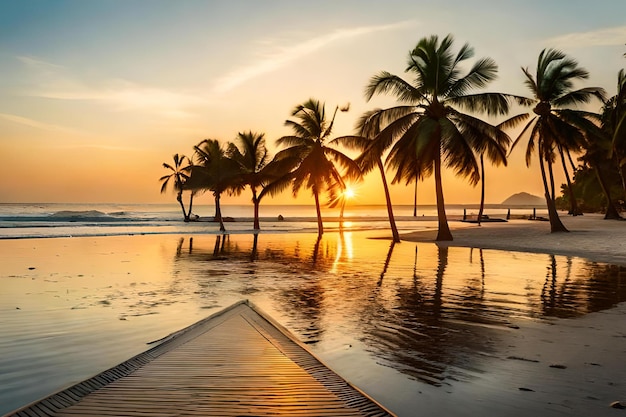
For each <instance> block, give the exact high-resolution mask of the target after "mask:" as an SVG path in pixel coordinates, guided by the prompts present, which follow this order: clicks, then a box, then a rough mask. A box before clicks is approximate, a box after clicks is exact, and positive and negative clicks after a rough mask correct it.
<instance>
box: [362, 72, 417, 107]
mask: <svg viewBox="0 0 626 417" xmlns="http://www.w3.org/2000/svg"><path fill="white" fill-rule="evenodd" d="M388 93H391V94H392V95H394V96H395V97H397V99H398V100H399V101H402V102H408V103H412V102H417V101H419V100H422V99H423V98H424V96H423V95H422V94H421V93H420V91H419V90H418V89H416V88H415V87H413V86H412V85H411V84H409V83H408V82H406V81H404V80H403V79H402V78H400V77H398V76H397V75H393V74H391V73H389V72H386V71H381V72H380V73H378V74H377V75H375V76H373V77H372V78H371V79H370V82H369V84H368V85H367V87H365V100H366V101H370V100H371V99H372V97H373V96H374V95H375V94H388Z"/></svg>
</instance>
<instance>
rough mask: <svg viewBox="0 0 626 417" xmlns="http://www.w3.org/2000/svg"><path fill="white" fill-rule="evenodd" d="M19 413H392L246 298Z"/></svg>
mask: <svg viewBox="0 0 626 417" xmlns="http://www.w3.org/2000/svg"><path fill="white" fill-rule="evenodd" d="M17 412H20V413H21V415H24V413H26V414H27V415H33V414H34V415H37V416H38V417H48V416H56V417H75V416H77V415H81V416H128V417H167V416H174V415H176V416H199V415H223V416H229V415H233V416H235V415H237V416H244V415H250V416H252V415H254V416H266V415H267V416H270V415H277V414H279V415H291V416H346V417H347V416H373V417H374V416H390V415H392V414H391V413H390V412H389V411H387V410H385V409H384V408H383V407H382V406H380V405H379V404H378V403H376V402H375V401H374V400H372V399H371V398H369V397H367V396H366V395H365V394H363V393H362V392H361V391H359V390H358V389H357V388H355V387H353V386H352V385H350V384H349V383H348V382H346V381H345V380H343V379H342V378H341V377H339V376H338V375H337V374H335V373H334V372H332V371H331V370H330V369H329V368H328V367H326V366H325V365H324V364H323V363H322V362H321V361H320V360H319V359H318V358H316V357H314V356H313V355H312V354H311V352H309V351H308V349H307V348H306V346H305V345H303V344H302V343H300V342H299V341H298V340H297V339H296V338H295V337H294V336H293V335H291V334H290V333H289V332H288V331H287V330H286V329H284V328H283V327H282V326H280V325H279V324H278V323H276V322H274V321H273V320H272V319H271V318H270V317H269V316H267V315H265V314H263V313H262V312H261V311H260V310H259V309H257V308H256V307H254V306H253V305H251V304H250V303H248V302H240V303H237V304H235V305H233V306H231V307H229V308H227V309H225V310H223V311H222V312H220V313H218V314H214V315H212V316H210V317H208V318H207V319H204V320H201V321H200V322H198V323H196V324H194V325H192V326H189V327H188V328H186V329H183V330H181V331H179V332H176V333H174V334H172V335H170V336H168V337H166V338H164V339H162V340H161V341H160V344H159V345H157V346H155V347H153V348H152V349H150V350H148V351H146V352H144V353H143V354H140V355H137V356H136V357H134V358H131V359H129V360H128V361H126V362H124V363H122V364H120V365H119V366H117V367H115V368H112V369H109V370H107V371H105V372H103V373H101V374H99V375H96V376H95V377H93V378H90V379H88V380H86V381H83V382H81V383H79V384H76V385H74V386H72V387H69V388H67V389H66V390H63V391H61V392H59V393H58V394H56V396H55V395H52V396H50V397H48V398H45V399H43V400H41V401H39V402H37V403H35V404H32V405H30V406H27V407H24V408H22V409H20V410H18V411H17ZM17 412H14V413H10V414H7V415H6V416H5V417H9V416H11V417H12V416H16V415H18V414H17ZM42 413H43V414H42Z"/></svg>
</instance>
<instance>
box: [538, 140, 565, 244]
mask: <svg viewBox="0 0 626 417" xmlns="http://www.w3.org/2000/svg"><path fill="white" fill-rule="evenodd" d="M541 148H542V147H541V145H539V166H540V167H541V179H542V180H543V189H544V196H545V198H546V206H547V207H548V218H549V219H550V232H551V233H554V232H569V230H567V229H566V228H565V225H563V223H562V222H561V219H560V218H559V213H558V212H557V211H556V206H555V204H554V199H552V197H551V196H550V189H549V187H548V180H547V178H546V167H545V166H544V160H543V157H542V155H543V152H542V150H541Z"/></svg>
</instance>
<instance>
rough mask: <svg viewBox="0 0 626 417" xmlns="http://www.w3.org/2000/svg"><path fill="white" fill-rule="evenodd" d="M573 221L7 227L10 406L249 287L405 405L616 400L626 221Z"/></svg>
mask: <svg viewBox="0 0 626 417" xmlns="http://www.w3.org/2000/svg"><path fill="white" fill-rule="evenodd" d="M562 219H563V222H564V223H565V225H566V226H567V227H568V228H569V229H570V230H571V232H570V233H566V234H550V233H549V224H548V223H547V222H540V221H528V220H512V221H509V222H508V223H484V224H483V225H482V226H478V225H476V224H471V223H463V222H460V221H451V222H450V226H451V229H452V233H453V235H454V238H455V240H454V241H452V242H445V243H441V242H440V243H434V242H433V239H434V237H435V233H436V225H437V224H436V221H434V220H418V221H415V222H413V223H408V222H407V225H406V226H404V227H403V228H402V230H401V235H402V239H403V241H402V242H401V243H399V244H396V245H391V242H390V240H389V235H390V234H389V232H388V231H387V230H383V229H375V230H369V231H368V230H361V231H355V232H351V231H350V230H349V229H348V230H347V231H346V232H344V233H343V234H340V233H338V232H328V233H326V234H325V235H324V237H323V239H322V240H320V241H318V240H317V238H316V235H315V233H301V232H291V231H288V232H271V233H267V232H265V233H261V234H260V235H258V236H257V237H254V236H253V235H251V234H249V233H245V232H239V233H238V234H232V235H224V236H222V235H218V234H213V232H212V234H202V233H199V232H198V231H197V230H196V229H194V230H193V231H192V232H191V233H188V234H180V233H170V234H149V235H119V236H83V237H71V238H70V237H54V238H43V239H34V238H28V239H5V240H0V262H1V264H2V265H3V266H2V271H1V273H2V275H1V279H2V289H3V291H2V293H1V294H0V319H1V321H2V322H3V327H4V329H3V333H2V335H0V369H2V371H3V372H0V404H1V405H2V407H3V408H2V409H0V414H2V413H4V412H8V411H10V410H11V409H14V408H17V407H19V406H21V405H23V404H25V403H27V402H30V401H33V400H35V399H37V398H40V397H42V396H44V395H46V394H48V393H50V392H53V391H55V390H57V389H61V388H63V387H65V386H67V385H69V384H71V383H74V382H77V381H80V380H82V379H85V378H87V377H90V376H92V375H94V374H96V373H98V372H100V371H102V370H104V369H106V368H108V367H110V366H114V365H115V364H117V363H119V362H121V361H123V360H125V359H127V358H128V357H130V356H132V355H135V354H137V353H139V352H141V351H143V350H145V349H147V348H148V347H150V346H151V345H149V344H148V343H149V342H152V341H155V340H158V339H160V338H162V337H163V336H166V335H167V334H170V333H172V332H174V331H176V330H178V329H180V328H182V327H185V326H187V325H189V324H191V323H194V322H196V321H197V320H199V319H201V318H203V317H206V316H207V315H209V314H211V313H213V312H216V311H219V310H220V309H222V308H224V307H227V306H228V305H230V304H232V303H234V302H237V301H239V300H241V299H250V300H251V301H252V302H254V303H255V304H256V305H259V306H260V307H261V308H262V309H263V310H265V311H266V312H268V313H269V314H270V315H271V316H272V317H274V318H275V319H276V320H277V321H278V322H280V323H281V324H283V325H284V326H286V327H287V328H288V329H289V330H290V331H291V332H293V333H294V334H295V335H296V337H298V338H299V339H300V340H302V341H303V342H304V343H306V344H307V345H308V346H309V347H310V349H311V350H312V351H313V352H314V353H315V354H316V355H318V356H319V357H320V358H321V359H322V360H323V361H324V362H325V363H326V364H328V365H329V366H330V367H331V368H332V369H334V370H335V371H337V372H338V373H339V374H340V375H341V376H342V377H343V378H345V379H347V380H348V381H349V382H351V383H353V384H354V385H356V386H357V387H359V388H360V389H362V390H363V391H365V392H366V393H367V394H369V395H371V396H372V397H373V398H375V399H376V400H377V401H379V402H381V403H382V404H383V405H384V406H385V407H387V408H389V409H390V410H391V411H393V412H394V413H396V414H397V415H398V416H413V415H460V416H475V415H507V416H526V415H528V414H531V413H535V414H538V415H542V416H560V415H568V416H589V415H594V416H604V415H606V416H609V415H611V416H613V415H616V413H620V412H623V411H620V410H616V409H614V408H612V407H611V404H612V403H613V402H615V401H626V394H625V391H624V388H625V387H626V383H625V382H624V381H625V380H626V378H625V376H626V366H624V362H625V361H624V360H625V359H626V344H625V342H624V341H625V340H626V320H625V319H626V303H625V301H626V285H624V284H623V281H624V274H625V273H626V271H624V266H626V261H625V256H624V252H625V250H624V246H623V237H624V236H625V234H626V222H616V221H604V220H602V218H601V216H598V215H585V216H582V217H567V216H562ZM416 410H419V411H418V412H416Z"/></svg>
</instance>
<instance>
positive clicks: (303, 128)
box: [274, 98, 361, 236]
mask: <svg viewBox="0 0 626 417" xmlns="http://www.w3.org/2000/svg"><path fill="white" fill-rule="evenodd" d="M338 109H339V107H336V108H335V111H334V113H333V116H332V118H331V119H330V120H328V119H327V117H326V111H325V106H324V103H320V102H319V101H318V100H315V99H313V98H311V99H309V100H307V101H306V102H304V103H303V104H300V105H297V106H296V107H295V108H294V109H293V111H292V112H291V115H292V116H293V117H295V118H297V119H298V120H297V121H294V120H287V121H285V126H288V127H290V128H291V129H292V130H293V132H294V134H293V135H290V136H283V137H281V138H279V139H277V140H276V144H277V145H278V146H287V148H286V149H283V150H281V151H280V152H278V153H277V154H276V157H275V158H274V159H275V160H276V161H277V162H280V161H282V162H283V163H285V161H287V163H288V164H290V165H291V166H292V169H291V170H290V173H289V174H288V175H285V176H283V177H282V178H280V179H278V180H277V181H276V182H275V183H276V184H279V186H278V187H274V189H277V188H281V187H284V186H285V185H286V184H290V185H291V187H292V191H293V194H294V196H296V195H297V194H298V191H299V190H300V189H302V188H307V189H310V190H311V192H312V194H313V197H314V199H315V210H316V213H317V229H318V232H319V235H320V236H321V235H322V234H324V225H323V223H322V212H321V208H320V194H322V193H324V192H327V193H328V197H329V200H334V199H335V198H336V195H337V193H338V192H340V191H341V190H344V189H345V187H346V186H345V183H344V176H345V178H346V179H358V178H360V177H361V172H360V170H359V167H358V165H357V164H356V163H355V162H354V161H353V160H352V159H350V158H349V157H348V156H346V155H345V154H343V153H342V152H340V151H338V150H337V149H334V148H332V147H330V146H328V145H329V141H330V135H331V133H332V128H333V123H334V121H335V116H336V115H337V110H338ZM342 110H343V109H342ZM346 110H347V109H346ZM336 165H339V167H340V168H343V169H344V171H345V172H344V176H342V175H341V173H340V172H339V169H338V168H337V166H336Z"/></svg>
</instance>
